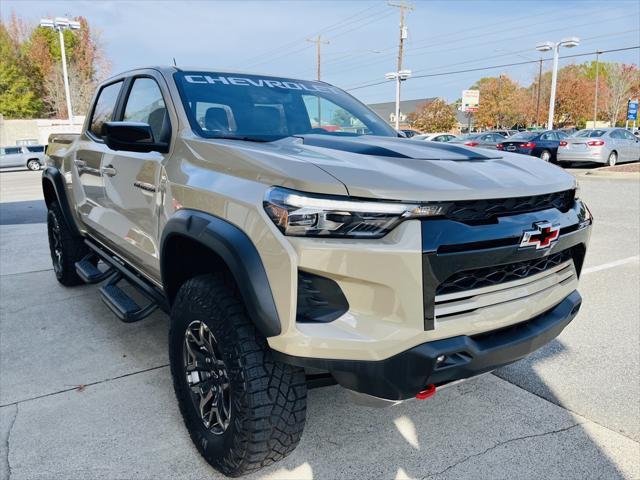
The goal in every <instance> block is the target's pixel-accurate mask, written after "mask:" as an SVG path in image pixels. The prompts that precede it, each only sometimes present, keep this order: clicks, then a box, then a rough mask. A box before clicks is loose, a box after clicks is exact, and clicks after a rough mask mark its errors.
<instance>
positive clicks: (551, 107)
mask: <svg viewBox="0 0 640 480" xmlns="http://www.w3.org/2000/svg"><path fill="white" fill-rule="evenodd" d="M559 54H560V44H559V43H556V44H555V45H554V46H553V67H552V69H551V96H550V98H549V118H548V119H547V128H548V129H549V130H553V114H554V113H555V109H556V85H557V83H558V56H559Z"/></svg>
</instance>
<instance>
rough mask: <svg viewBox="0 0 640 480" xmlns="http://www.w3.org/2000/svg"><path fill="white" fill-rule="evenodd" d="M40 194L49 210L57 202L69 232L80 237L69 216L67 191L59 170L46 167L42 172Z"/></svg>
mask: <svg viewBox="0 0 640 480" xmlns="http://www.w3.org/2000/svg"><path fill="white" fill-rule="evenodd" d="M42 193H43V195H44V201H45V203H46V204H47V208H49V207H50V206H51V204H52V203H53V202H58V205H60V210H61V211H62V216H63V217H64V221H65V222H66V224H67V226H68V227H69V230H71V232H72V233H73V234H74V235H77V236H81V234H80V231H79V230H78V226H77V225H76V223H75V221H74V220H73V216H72V215H71V208H70V206H69V200H68V198H67V190H66V188H65V183H64V178H63V177H62V173H60V170H58V169H57V168H55V167H47V168H45V169H44V170H43V171H42Z"/></svg>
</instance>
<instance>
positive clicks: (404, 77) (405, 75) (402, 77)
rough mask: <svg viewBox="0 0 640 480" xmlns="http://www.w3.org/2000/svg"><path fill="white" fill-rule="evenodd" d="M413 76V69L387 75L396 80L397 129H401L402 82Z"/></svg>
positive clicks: (386, 76)
mask: <svg viewBox="0 0 640 480" xmlns="http://www.w3.org/2000/svg"><path fill="white" fill-rule="evenodd" d="M410 76H411V70H400V71H398V72H389V73H387V74H386V75H385V78H386V79H387V80H395V81H396V121H395V125H396V130H398V131H399V130H400V82H403V81H404V80H407V79H408V78H409V77H410Z"/></svg>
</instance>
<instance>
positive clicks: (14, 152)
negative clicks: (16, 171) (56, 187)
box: [0, 145, 45, 171]
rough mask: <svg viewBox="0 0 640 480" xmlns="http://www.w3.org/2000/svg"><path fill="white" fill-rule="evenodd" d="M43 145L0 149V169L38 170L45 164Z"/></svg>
mask: <svg viewBox="0 0 640 480" xmlns="http://www.w3.org/2000/svg"><path fill="white" fill-rule="evenodd" d="M44 151H45V147H44V145H27V146H21V147H0V168H17V167H26V168H28V169H29V170H34V171H37V170H40V168H42V167H43V166H44V164H45V153H44Z"/></svg>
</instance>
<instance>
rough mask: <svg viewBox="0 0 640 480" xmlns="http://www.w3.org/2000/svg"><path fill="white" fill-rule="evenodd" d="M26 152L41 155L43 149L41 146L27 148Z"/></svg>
mask: <svg viewBox="0 0 640 480" xmlns="http://www.w3.org/2000/svg"><path fill="white" fill-rule="evenodd" d="M27 150H29V151H30V152H32V153H42V152H44V147H43V146H39V147H27Z"/></svg>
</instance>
